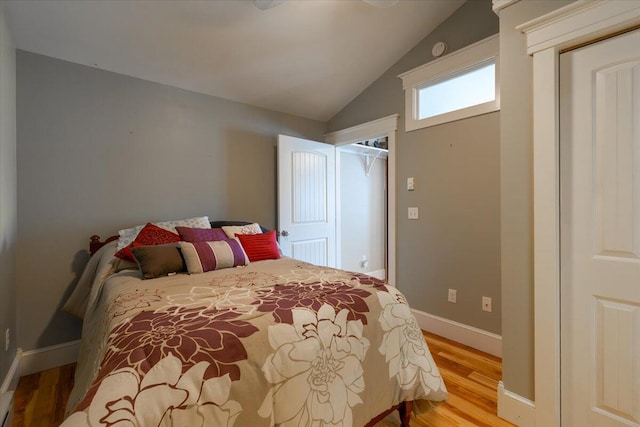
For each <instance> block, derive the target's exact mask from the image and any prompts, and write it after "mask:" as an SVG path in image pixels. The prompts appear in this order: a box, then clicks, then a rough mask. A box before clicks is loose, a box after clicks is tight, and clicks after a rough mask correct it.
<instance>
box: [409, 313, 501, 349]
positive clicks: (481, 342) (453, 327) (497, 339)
mask: <svg viewBox="0 0 640 427" xmlns="http://www.w3.org/2000/svg"><path fill="white" fill-rule="evenodd" d="M411 311H412V312H413V315H414V316H416V320H417V321H418V325H419V326H420V329H423V330H425V331H427V332H431V333H434V334H436V335H440V336H441V337H445V338H448V339H450V340H453V341H456V342H459V343H460V344H464V345H467V346H469V347H473V348H475V349H476V350H480V351H484V352H485V353H489V354H492V355H494V356H496V357H502V337H501V336H500V335H497V334H494V333H492V332H487V331H485V330H482V329H478V328H474V327H473V326H469V325H465V324H464V323H459V322H456V321H454V320H449V319H445V318H444V317H440V316H436V315H433V314H429V313H425V312H424V311H420V310H416V309H415V308H412V309H411Z"/></svg>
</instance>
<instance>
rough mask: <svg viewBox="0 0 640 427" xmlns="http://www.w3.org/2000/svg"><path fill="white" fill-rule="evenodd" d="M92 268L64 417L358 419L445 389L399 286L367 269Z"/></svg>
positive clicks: (134, 421)
mask: <svg viewBox="0 0 640 427" xmlns="http://www.w3.org/2000/svg"><path fill="white" fill-rule="evenodd" d="M109 273H111V272H109ZM104 276H105V277H96V279H95V283H94V284H93V288H92V289H91V301H90V303H89V307H88V310H87V314H86V317H85V324H84V330H83V339H82V345H81V352H80V359H79V362H78V365H77V369H76V380H75V387H74V390H73V391H72V394H71V397H70V399H69V403H68V406H67V411H68V414H69V416H68V418H67V419H66V420H65V422H64V423H63V426H65V427H68V426H102V425H123V426H124V425H127V426H169V425H176V426H233V425H235V426H273V425H281V426H296V427H297V426H363V425H365V424H367V423H368V422H369V421H370V420H371V419H372V418H374V417H375V416H377V415H378V414H380V413H382V412H384V411H385V410H387V409H389V408H391V407H393V406H394V405H397V404H398V403H400V402H401V401H404V400H411V401H416V400H418V401H419V400H430V401H440V400H443V399H445V398H446V396H447V393H446V389H445V386H444V383H443V381H442V379H441V376H440V374H439V372H438V369H437V367H436V365H435V364H434V361H433V358H432V356H431V354H430V352H429V350H428V348H427V345H426V343H425V341H424V338H423V336H422V333H421V331H420V328H419V327H418V325H417V322H416V320H415V318H414V316H413V315H412V313H411V311H410V309H409V306H408V305H407V302H406V300H405V298H404V297H403V295H402V294H401V293H400V292H398V291H397V290H396V289H395V288H393V287H390V286H387V285H385V284H384V283H383V282H382V281H379V280H377V279H374V278H372V277H369V276H366V275H362V274H357V273H349V272H345V271H341V270H336V269H331V268H324V267H318V266H314V265H311V264H307V263H304V262H300V261H296V260H293V259H289V258H282V259H279V260H269V261H260V262H255V263H252V264H250V265H248V266H246V267H243V268H233V269H226V270H219V271H213V272H209V273H205V274H199V275H186V274H178V275H174V276H171V277H164V278H159V279H153V280H142V279H141V276H140V275H139V273H138V272H137V271H133V270H125V271H121V272H118V273H113V274H106V275H104Z"/></svg>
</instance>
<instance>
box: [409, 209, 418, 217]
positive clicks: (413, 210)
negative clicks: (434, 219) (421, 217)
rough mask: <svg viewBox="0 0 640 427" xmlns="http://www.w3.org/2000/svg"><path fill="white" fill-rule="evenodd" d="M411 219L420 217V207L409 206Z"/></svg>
mask: <svg viewBox="0 0 640 427" xmlns="http://www.w3.org/2000/svg"><path fill="white" fill-rule="evenodd" d="M409 219H418V208H409Z"/></svg>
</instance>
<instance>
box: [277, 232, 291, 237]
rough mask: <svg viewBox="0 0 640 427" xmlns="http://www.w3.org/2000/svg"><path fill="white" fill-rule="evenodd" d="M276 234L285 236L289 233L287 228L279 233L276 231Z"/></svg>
mask: <svg viewBox="0 0 640 427" xmlns="http://www.w3.org/2000/svg"><path fill="white" fill-rule="evenodd" d="M278 235H280V236H282V237H287V236H288V235H289V232H288V231H287V230H282V231H281V232H280V233H278Z"/></svg>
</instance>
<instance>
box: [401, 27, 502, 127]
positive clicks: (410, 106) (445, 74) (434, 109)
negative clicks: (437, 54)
mask: <svg viewBox="0 0 640 427" xmlns="http://www.w3.org/2000/svg"><path fill="white" fill-rule="evenodd" d="M497 70H498V38H497V36H493V37H490V38H488V39H485V40H482V41H480V42H478V43H475V44H473V45H471V46H469V47H466V48H464V49H461V50H458V51H456V52H454V53H452V54H450V55H448V56H445V57H443V58H440V59H436V60H435V61H432V62H430V63H428V64H425V65H423V66H421V67H418V68H416V69H414V70H411V71H408V72H406V73H404V74H402V75H400V78H402V81H403V86H404V89H405V106H406V113H407V114H406V123H405V128H406V130H407V131H410V130H415V129H420V128H425V127H428V126H434V125H437V124H442V123H447V122H451V121H454V120H460V119H464V118H467V117H472V116H477V115H479V114H485V113H489V112H492V111H497V110H499V109H500V105H499V84H498V82H499V80H498V72H497Z"/></svg>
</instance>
